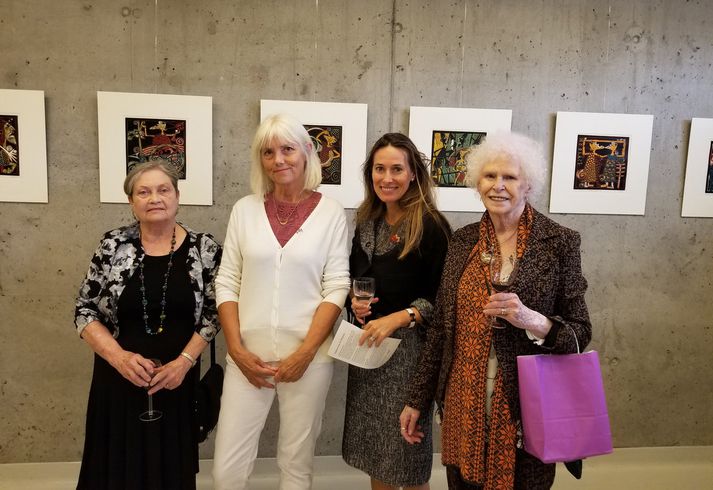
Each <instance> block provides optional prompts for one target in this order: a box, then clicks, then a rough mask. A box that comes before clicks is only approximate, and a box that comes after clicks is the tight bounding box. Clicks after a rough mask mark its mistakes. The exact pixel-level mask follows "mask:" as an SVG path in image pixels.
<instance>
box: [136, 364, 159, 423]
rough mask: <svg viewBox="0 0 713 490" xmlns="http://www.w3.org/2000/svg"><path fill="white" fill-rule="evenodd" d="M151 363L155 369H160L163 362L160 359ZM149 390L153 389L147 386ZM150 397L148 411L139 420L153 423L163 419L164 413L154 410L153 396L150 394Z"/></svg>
mask: <svg viewBox="0 0 713 490" xmlns="http://www.w3.org/2000/svg"><path fill="white" fill-rule="evenodd" d="M149 361H151V362H152V363H153V365H154V368H159V367H161V361H160V360H158V359H149ZM149 389H151V386H147V387H146V390H147V391H148V390H149ZM148 397H149V406H148V410H146V411H145V412H144V413H142V414H141V415H139V420H140V421H142V422H153V421H155V420H158V419H160V418H161V417H163V412H162V411H160V410H154V408H153V395H152V394H150V393H149V394H148Z"/></svg>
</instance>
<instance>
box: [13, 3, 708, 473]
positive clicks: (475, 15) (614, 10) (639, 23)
mask: <svg viewBox="0 0 713 490" xmlns="http://www.w3.org/2000/svg"><path fill="white" fill-rule="evenodd" d="M711 7H713V2H711V1H703V0H701V1H683V0H681V1H661V0H659V1H649V0H626V1H624V0H618V1H611V2H605V1H600V0H589V1H586V2H585V1H565V0H559V1H557V0H542V1H531V0H527V1H515V0H504V1H495V0H481V1H479V2H475V1H441V0H437V1H433V0H432V1H425V0H424V1H404V0H364V1H346V0H322V1H318V2H317V1H307V0H301V1H277V0H273V1H266V0H243V1H239V2H234V1H227V0H204V1H201V2H192V1H182V0H177V1H176V0H174V1H170V2H169V1H165V0H163V1H161V0H156V1H155V2H154V1H149V0H126V2H124V3H120V2H115V1H112V0H82V1H78V0H72V1H69V0H68V1H62V2H57V1H53V0H23V1H18V0H0V46H2V47H3V48H4V49H3V57H2V62H0V88H17V89H40V90H44V91H45V97H46V111H47V151H48V166H49V204H22V203H3V202H0V216H1V219H0V312H1V314H0V318H1V320H0V322H1V324H0V325H1V326H0V345H2V350H1V351H0V413H2V418H1V419H0V463H7V462H24V461H63V460H77V459H79V458H80V457H81V450H82V441H83V424H84V413H85V406H86V398H87V393H88V387H89V381H90V377H91V364H92V362H91V352H90V350H89V349H88V348H87V347H86V345H84V344H83V342H82V341H80V340H79V339H78V338H77V337H76V334H75V333H74V332H73V330H72V313H73V300H74V297H75V294H76V291H77V287H78V285H79V282H80V280H81V278H82V276H83V274H84V272H85V271H86V267H87V265H88V261H89V258H90V255H91V253H92V251H93V249H94V247H95V246H96V243H97V240H98V239H99V237H100V235H101V233H102V232H103V231H105V230H107V229H109V228H112V227H115V226H117V225H120V224H123V223H127V222H129V219H130V218H129V210H128V207H127V206H125V205H118V204H100V203H99V191H98V179H99V171H98V159H97V155H98V149H97V129H96V124H97V115H96V91H97V90H106V91H125V92H155V93H171V94H194V95H211V96H213V111H214V116H213V125H214V137H213V152H214V153H213V154H214V162H213V168H214V195H215V204H214V205H213V206H210V207H205V206H183V207H182V208H181V210H180V218H181V219H182V220H183V221H185V222H186V223H187V224H189V225H190V226H192V227H195V228H199V229H203V230H207V231H210V232H212V233H214V234H215V236H216V237H218V238H219V239H221V240H222V238H223V236H224V234H225V224H226V222H227V218H228V213H229V210H230V207H231V206H232V204H233V203H234V201H235V200H236V199H238V198H239V197H241V196H243V195H245V194H246V193H247V192H248V184H247V182H248V170H247V168H248V167H247V161H248V146H249V142H250V139H251V137H252V134H253V132H254V130H255V128H256V125H257V122H258V117H259V100H260V99H261V98H270V99H297V100H316V101H335V102H362V103H367V104H368V105H369V134H368V141H369V142H372V141H374V140H375V139H376V137H377V136H378V135H380V134H381V133H383V132H385V131H387V130H396V131H407V130H408V127H407V126H408V108H409V106H411V105H424V106H444V107H482V108H511V109H513V129H514V130H518V131H521V132H525V133H528V134H529V135H531V136H532V137H534V138H536V139H538V140H539V141H542V142H543V143H544V145H545V148H546V149H547V151H548V154H549V155H550V156H551V149H552V144H553V141H554V121H555V117H554V114H555V112H556V111H592V112H625V113H646V114H654V115H655V120H654V130H653V131H654V133H653V142H652V149H651V150H652V151H651V167H650V174H649V182H648V198H647V206H646V215H645V216H598V215H556V216H554V218H555V219H556V220H557V221H559V222H561V223H563V224H565V225H567V226H571V227H573V228H576V229H578V230H579V231H581V233H582V239H583V240H582V247H583V254H584V255H583V261H584V263H583V266H584V271H585V273H586V276H587V278H588V279H589V282H590V289H589V292H588V296H587V299H588V303H589V306H590V310H591V315H592V321H593V324H594V340H593V343H592V347H593V348H595V349H597V350H598V351H599V352H600V356H601V361H602V369H603V372H604V376H605V384H606V388H607V394H608V404H609V410H610V414H611V421H612V429H613V434H614V441H615V445H616V446H619V447H626V446H674V445H711V444H713V390H712V389H711V381H710V380H711V379H713V365H711V362H710V359H711V354H713V347H712V346H713V328H712V327H713V302H712V301H711V299H710V298H711V291H712V287H711V280H712V279H711V278H713V260H711V258H712V250H713V246H712V245H711V241H712V240H713V226H712V224H713V223H712V222H711V220H710V219H708V220H706V219H682V218H681V217H680V208H681V195H682V189H683V176H684V169H685V158H686V151H687V145H688V132H689V128H690V119H691V117H713V92H712V91H711V79H713V68H712V66H711V60H713V43H712V42H711V39H712V38H711V34H710V32H711V25H710V12H711ZM117 185H119V184H118V183H117ZM535 205H536V207H538V208H539V209H540V210H542V211H546V210H547V206H548V198H547V196H546V195H544V196H542V197H540V198H538V199H537V200H535ZM350 216H351V212H350ZM448 217H449V219H450V220H451V222H452V224H453V225H454V226H455V227H459V226H462V225H464V224H466V223H469V222H471V221H473V220H476V219H478V215H474V214H459V213H449V215H448ZM220 342H221V345H220V350H221V352H224V345H223V341H222V338H221V340H220ZM344 389H345V370H344V368H343V366H340V367H339V368H338V370H337V375H336V377H335V380H334V383H333V386H332V391H331V393H330V398H329V400H328V408H327V413H326V420H325V429H324V433H323V435H322V437H321V439H320V443H319V447H318V452H319V453H320V454H339V452H340V442H341V426H342V417H343V400H344ZM275 422H276V419H275V418H274V416H273V417H272V418H271V419H270V420H269V422H268V425H269V427H270V429H269V430H268V431H267V433H266V437H265V438H264V440H263V443H262V446H261V451H260V454H261V455H262V456H273V455H274V441H275V433H276V431H275V425H276V423H275ZM211 455H212V443H211V442H209V443H207V444H204V445H203V447H202V456H203V457H210V456H211Z"/></svg>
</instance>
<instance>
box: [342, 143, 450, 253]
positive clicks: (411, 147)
mask: <svg viewBox="0 0 713 490" xmlns="http://www.w3.org/2000/svg"><path fill="white" fill-rule="evenodd" d="M387 146H392V147H394V148H398V149H400V150H402V151H403V152H404V153H406V160H407V164H408V166H409V168H410V169H411V171H412V172H413V174H414V180H413V182H411V183H410V184H409V187H408V189H407V190H406V192H405V193H404V195H403V196H401V199H399V205H400V206H401V208H402V209H403V210H404V211H405V212H406V216H405V218H404V219H405V221H406V229H405V230H404V248H403V250H402V251H401V253H400V254H399V259H403V258H404V257H406V256H407V255H408V254H409V253H410V252H411V251H413V250H415V249H416V248H418V246H419V245H420V244H421V238H423V221H424V218H425V217H426V216H431V217H432V218H433V220H434V221H435V222H436V224H437V225H438V226H439V227H440V228H441V229H442V230H443V232H444V233H445V235H446V236H448V237H450V235H451V227H450V225H449V224H448V221H447V220H446V218H445V217H444V216H443V215H442V214H441V213H440V212H439V211H438V209H436V204H435V199H434V191H433V188H434V184H433V179H432V178H431V175H430V173H429V171H428V167H427V166H426V163H425V157H424V155H423V154H422V153H421V152H419V151H418V149H417V148H416V145H415V144H414V143H413V141H411V140H410V139H409V138H408V137H407V136H405V135H403V134H401V133H387V134H385V135H383V136H382V137H381V138H379V139H378V140H377V141H376V143H374V146H373V147H372V148H371V151H370V152H369V156H368V157H367V160H366V162H364V167H363V173H364V196H365V197H364V201H363V202H362V203H361V204H360V205H359V208H358V209H357V212H356V222H357V225H364V224H365V223H367V222H369V221H372V220H376V219H378V218H381V217H383V216H385V215H386V205H385V204H384V203H383V202H382V201H381V199H379V196H377V195H376V191H375V190H374V180H373V178H372V175H371V172H372V169H373V168H374V155H375V154H376V152H377V151H379V150H381V149H382V148H386V147H387Z"/></svg>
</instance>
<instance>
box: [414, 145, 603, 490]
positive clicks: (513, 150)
mask: <svg viewBox="0 0 713 490" xmlns="http://www.w3.org/2000/svg"><path fill="white" fill-rule="evenodd" d="M545 172H546V168H545V161H544V158H543V156H542V152H541V149H540V146H539V145H538V144H537V143H535V142H534V141H532V140H531V139H529V138H527V137H525V136H522V135H518V134H515V133H499V134H498V133H496V134H492V135H488V137H487V138H486V139H485V141H484V142H483V143H482V144H481V145H479V146H477V147H475V148H474V149H473V150H472V151H471V153H470V154H469V155H468V168H467V182H468V183H469V185H471V186H473V187H474V188H475V190H476V191H477V192H478V194H479V195H480V198H481V199H482V201H483V203H484V205H485V208H486V212H485V213H484V214H483V216H482V218H481V220H480V222H478V223H473V224H470V225H467V226H465V227H463V228H461V229H460V230H458V231H457V232H456V233H455V234H454V235H453V237H452V238H451V241H450V244H449V247H448V255H447V257H446V261H445V263H446V266H445V269H444V271H443V275H442V277H441V285H440V288H439V292H438V296H437V298H436V305H435V318H434V321H433V324H434V326H435V328H431V329H429V330H428V331H427V334H428V338H427V339H426V345H425V347H424V348H423V350H422V351H421V352H422V353H421V359H420V362H419V367H418V370H417V374H416V376H414V377H413V378H412V379H415V380H416V381H415V382H414V383H413V384H412V385H411V386H410V389H409V390H408V394H407V398H406V407H405V408H404V410H403V412H402V414H401V426H402V427H406V428H407V430H406V431H405V432H404V438H405V439H406V440H407V441H409V440H410V438H411V437H412V434H414V433H416V425H417V421H418V419H419V416H420V411H419V410H418V407H423V406H427V401H428V400H430V399H435V401H436V403H437V404H438V407H439V411H440V412H441V415H442V421H443V423H442V431H441V435H442V460H443V464H444V465H445V466H446V469H447V478H448V487H449V489H451V490H453V489H459V490H460V489H468V490H470V489H512V488H517V489H528V490H536V489H548V488H550V487H551V486H552V484H553V482H554V476H555V465H554V464H545V463H542V462H541V461H539V460H538V459H536V458H535V457H534V456H531V455H529V454H528V453H526V452H525V451H524V450H523V449H521V448H522V424H521V417H520V400H519V396H518V375H517V362H516V359H517V356H519V355H528V354H540V353H551V354H567V353H572V352H577V342H576V341H578V342H579V346H580V347H582V348H583V347H584V346H586V345H587V344H588V343H589V341H590V339H591V333H592V331H591V323H590V321H589V313H588V311H587V305H586V303H585V301H584V293H585V290H586V288H587V282H586V280H585V279H584V277H583V275H582V271H581V259H580V250H579V246H580V237H579V234H578V233H577V232H575V231H573V230H570V229H568V228H565V227H563V226H560V225H558V224H557V223H555V222H554V221H552V220H550V219H549V218H547V217H545V216H544V215H542V214H540V213H539V212H537V211H536V210H535V209H534V208H533V207H532V205H531V204H530V202H529V199H530V197H531V196H532V195H533V194H534V192H535V191H537V190H538V189H539V188H540V187H541V185H542V183H543V181H544V175H545ZM493 271H494V272H497V273H498V274H499V275H500V276H505V277H507V276H511V275H512V276H513V277H512V278H510V279H511V281H510V282H509V286H508V288H507V289H506V290H505V291H501V290H500V289H497V288H496V287H494V286H499V285H500V284H499V283H498V281H496V280H494V279H493V278H496V279H497V277H496V276H495V274H494V272H493ZM575 336H576V341H575Z"/></svg>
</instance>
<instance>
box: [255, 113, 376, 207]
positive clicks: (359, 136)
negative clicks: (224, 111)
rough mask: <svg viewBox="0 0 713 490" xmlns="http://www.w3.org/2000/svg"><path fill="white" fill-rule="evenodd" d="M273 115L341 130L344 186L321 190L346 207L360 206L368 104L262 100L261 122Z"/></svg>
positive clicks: (322, 187) (328, 186) (320, 188)
mask: <svg viewBox="0 0 713 490" xmlns="http://www.w3.org/2000/svg"><path fill="white" fill-rule="evenodd" d="M271 114H289V115H291V116H292V117H294V118H296V119H297V120H298V121H299V122H300V123H302V124H306V125H320V124H323V125H325V126H341V127H342V169H341V179H340V181H341V184H322V185H320V186H319V189H318V190H319V192H321V193H322V194H324V195H325V196H328V197H331V198H332V199H336V200H337V201H339V202H340V203H341V204H342V206H344V207H345V208H356V207H358V206H359V204H360V203H361V202H362V200H363V199H364V179H363V178H362V175H361V167H362V164H363V163H364V160H365V159H366V122H367V105H366V104H352V103H344V102H307V101H296V100H271V99H262V100H261V101H260V121H262V120H264V119H265V118H266V117H268V116H270V115H271Z"/></svg>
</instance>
